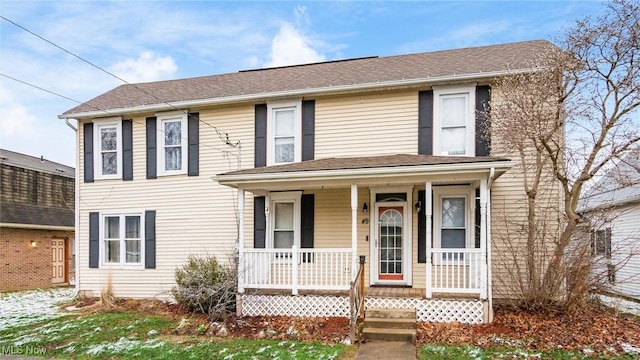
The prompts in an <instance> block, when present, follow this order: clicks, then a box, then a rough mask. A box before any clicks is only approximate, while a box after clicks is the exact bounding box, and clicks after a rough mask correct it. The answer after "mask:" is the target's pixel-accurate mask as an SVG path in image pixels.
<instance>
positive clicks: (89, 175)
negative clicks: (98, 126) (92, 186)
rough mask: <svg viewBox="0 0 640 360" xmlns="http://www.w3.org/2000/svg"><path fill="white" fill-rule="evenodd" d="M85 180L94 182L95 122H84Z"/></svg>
mask: <svg viewBox="0 0 640 360" xmlns="http://www.w3.org/2000/svg"><path fill="white" fill-rule="evenodd" d="M83 129H84V134H83V136H84V149H83V151H84V182H87V183H88V182H93V123H85V124H84V127H83Z"/></svg>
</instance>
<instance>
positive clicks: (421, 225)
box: [418, 190, 431, 263]
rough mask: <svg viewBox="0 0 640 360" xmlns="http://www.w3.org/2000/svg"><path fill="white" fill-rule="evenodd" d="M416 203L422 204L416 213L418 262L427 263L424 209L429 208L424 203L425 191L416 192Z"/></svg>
mask: <svg viewBox="0 0 640 360" xmlns="http://www.w3.org/2000/svg"><path fill="white" fill-rule="evenodd" d="M418 201H420V203H421V204H422V206H421V207H420V211H418V262H419V263H426V262H427V218H426V211H427V210H426V207H427V206H431V204H427V203H426V202H425V190H419V191H418Z"/></svg>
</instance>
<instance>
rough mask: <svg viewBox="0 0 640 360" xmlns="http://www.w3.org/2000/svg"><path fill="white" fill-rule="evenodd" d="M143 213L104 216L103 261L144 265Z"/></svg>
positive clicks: (111, 263) (115, 263)
mask: <svg viewBox="0 0 640 360" xmlns="http://www.w3.org/2000/svg"><path fill="white" fill-rule="evenodd" d="M141 219H142V214H139V213H136V214H108V215H103V217H102V229H103V232H102V238H103V251H102V254H103V262H104V263H105V264H107V265H142V238H143V234H142V227H141Z"/></svg>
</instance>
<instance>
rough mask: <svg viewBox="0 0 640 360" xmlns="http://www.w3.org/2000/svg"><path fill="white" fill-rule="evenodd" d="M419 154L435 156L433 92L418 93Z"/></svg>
mask: <svg viewBox="0 0 640 360" xmlns="http://www.w3.org/2000/svg"><path fill="white" fill-rule="evenodd" d="M418 154H422V155H433V90H427V91H420V92H419V93H418Z"/></svg>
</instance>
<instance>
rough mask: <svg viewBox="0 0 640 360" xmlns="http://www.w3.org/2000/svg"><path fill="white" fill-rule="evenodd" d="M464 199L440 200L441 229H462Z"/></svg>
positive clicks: (463, 225) (463, 223)
mask: <svg viewBox="0 0 640 360" xmlns="http://www.w3.org/2000/svg"><path fill="white" fill-rule="evenodd" d="M464 200H465V199H464V198H443V199H442V227H443V228H463V227H465V221H464V208H465V206H464Z"/></svg>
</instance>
